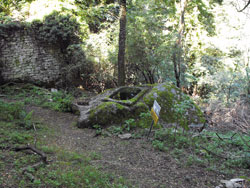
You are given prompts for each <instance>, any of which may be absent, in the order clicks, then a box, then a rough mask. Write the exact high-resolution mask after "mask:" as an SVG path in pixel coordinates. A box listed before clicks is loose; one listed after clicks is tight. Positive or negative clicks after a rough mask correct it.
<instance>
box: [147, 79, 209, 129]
mask: <svg viewBox="0 0 250 188" xmlns="http://www.w3.org/2000/svg"><path fill="white" fill-rule="evenodd" d="M143 100H144V102H145V103H146V104H147V105H148V106H150V107H152V106H153V103H154V100H156V101H157V102H158V103H159V105H160V106H161V112H160V118H161V120H163V121H164V122H166V123H174V122H178V123H180V124H186V125H187V124H191V123H204V121H205V119H204V116H203V113H202V112H201V110H200V109H199V107H198V106H197V105H196V104H195V103H194V102H193V101H192V100H191V99H190V97H189V96H187V95H186V94H184V93H182V92H181V90H180V89H179V88H177V87H176V86H174V85H172V84H169V83H162V84H158V85H157V86H155V87H153V89H152V90H151V91H150V92H149V93H148V94H147V95H146V96H145V97H144V98H143Z"/></svg>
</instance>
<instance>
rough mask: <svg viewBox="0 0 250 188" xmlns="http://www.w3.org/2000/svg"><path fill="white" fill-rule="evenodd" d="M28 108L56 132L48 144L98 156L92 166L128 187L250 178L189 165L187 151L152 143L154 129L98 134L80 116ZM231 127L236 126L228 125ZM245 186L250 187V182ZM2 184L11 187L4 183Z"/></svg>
mask: <svg viewBox="0 0 250 188" xmlns="http://www.w3.org/2000/svg"><path fill="white" fill-rule="evenodd" d="M6 101H9V100H6ZM241 109H242V108H241ZM26 110H27V111H28V112H30V111H33V113H32V116H33V118H34V119H36V120H39V121H40V122H42V123H43V124H45V125H47V126H48V129H49V130H51V131H50V132H54V133H53V134H52V135H51V134H47V133H45V135H44V139H45V140H46V142H45V143H46V145H47V146H48V147H51V148H54V147H57V148H62V149H63V150H65V151H69V152H75V153H80V154H91V155H95V157H93V160H91V161H90V163H91V165H93V166H95V167H97V168H98V169H99V170H101V171H102V172H105V173H106V172H107V173H113V174H115V176H116V177H124V178H125V179H126V180H127V181H128V182H130V183H129V185H128V187H139V188H160V187H162V188H163V187H164V188H166V187H168V188H171V187H173V188H189V187H197V188H198V187H199V188H208V187H209V188H213V187H216V186H218V185H219V184H220V180H230V179H231V178H238V177H242V176H244V177H246V178H247V179H249V177H250V170H249V167H248V169H244V170H242V168H237V167H236V168H235V167H234V171H233V172H228V173H227V172H225V171H220V170H216V169H215V168H209V163H206V164H204V163H202V162H200V163H192V162H191V164H189V165H187V159H183V158H186V157H187V155H186V153H185V152H186V151H183V150H180V151H179V154H176V155H173V152H166V151H160V150H159V149H156V148H155V147H154V146H153V144H152V142H153V140H154V137H153V135H154V131H153V132H152V134H151V136H150V138H149V139H147V138H146V134H144V133H145V132H146V131H147V130H134V131H135V132H134V133H136V131H139V132H141V131H142V132H143V131H144V133H143V134H140V136H139V137H132V138H130V139H126V140H124V139H121V138H119V137H118V136H117V134H110V133H109V134H106V135H98V134H97V130H95V129H87V128H85V129H79V128H77V126H76V123H77V119H78V116H77V115H74V114H72V113H63V112H58V111H54V110H51V109H48V108H42V107H40V106H35V105H26ZM220 115H221V114H220ZM216 117H217V116H216ZM216 120H218V119H216V118H215V117H212V116H211V122H212V123H211V122H210V123H211V126H210V129H217V130H218V129H220V128H219V127H218V121H217V124H216V127H215V125H214V122H215V121H216ZM243 128H244V127H243ZM232 129H233V127H230V128H229V130H232ZM222 130H223V131H226V128H225V127H223V126H222ZM241 130H243V132H244V131H245V129H241ZM241 130H239V131H241ZM146 133H147V132H146ZM46 134H47V135H46ZM231 138H232V137H231ZM190 152H191V153H193V152H194V151H190ZM182 155H183V156H182ZM220 160H223V159H220V158H219V159H218V161H220ZM212 165H214V164H211V166H212ZM0 167H1V166H0ZM5 175H6V174H5ZM0 182H1V181H0ZM246 186H250V185H249V182H247V185H246ZM0 187H1V185H0ZM3 187H9V186H8V185H7V184H5V186H3ZM38 187H39V186H38ZM52 187H53V186H52Z"/></svg>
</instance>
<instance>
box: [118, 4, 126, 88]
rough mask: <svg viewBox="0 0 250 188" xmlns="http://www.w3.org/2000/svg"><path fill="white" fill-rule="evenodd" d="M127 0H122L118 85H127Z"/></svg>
mask: <svg viewBox="0 0 250 188" xmlns="http://www.w3.org/2000/svg"><path fill="white" fill-rule="evenodd" d="M125 45H126V0H120V33H119V52H118V85H119V86H124V85H125Z"/></svg>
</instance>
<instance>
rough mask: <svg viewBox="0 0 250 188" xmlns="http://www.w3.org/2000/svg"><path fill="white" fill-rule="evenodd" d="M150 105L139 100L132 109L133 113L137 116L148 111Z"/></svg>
mask: <svg viewBox="0 0 250 188" xmlns="http://www.w3.org/2000/svg"><path fill="white" fill-rule="evenodd" d="M148 110H149V109H148V106H147V105H146V104H144V103H143V102H138V103H137V104H136V105H135V106H134V108H133V109H132V115H133V116H134V117H135V118H137V117H138V116H139V115H140V114H141V113H142V112H147V111H148Z"/></svg>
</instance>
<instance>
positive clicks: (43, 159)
mask: <svg viewBox="0 0 250 188" xmlns="http://www.w3.org/2000/svg"><path fill="white" fill-rule="evenodd" d="M13 150H14V151H23V150H31V151H33V152H35V153H36V154H38V155H40V156H41V159H42V161H43V162H44V163H45V164H47V163H48V162H47V156H46V155H45V153H43V152H42V151H40V150H38V149H37V148H35V147H33V146H31V145H27V146H23V147H16V148H13Z"/></svg>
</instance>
